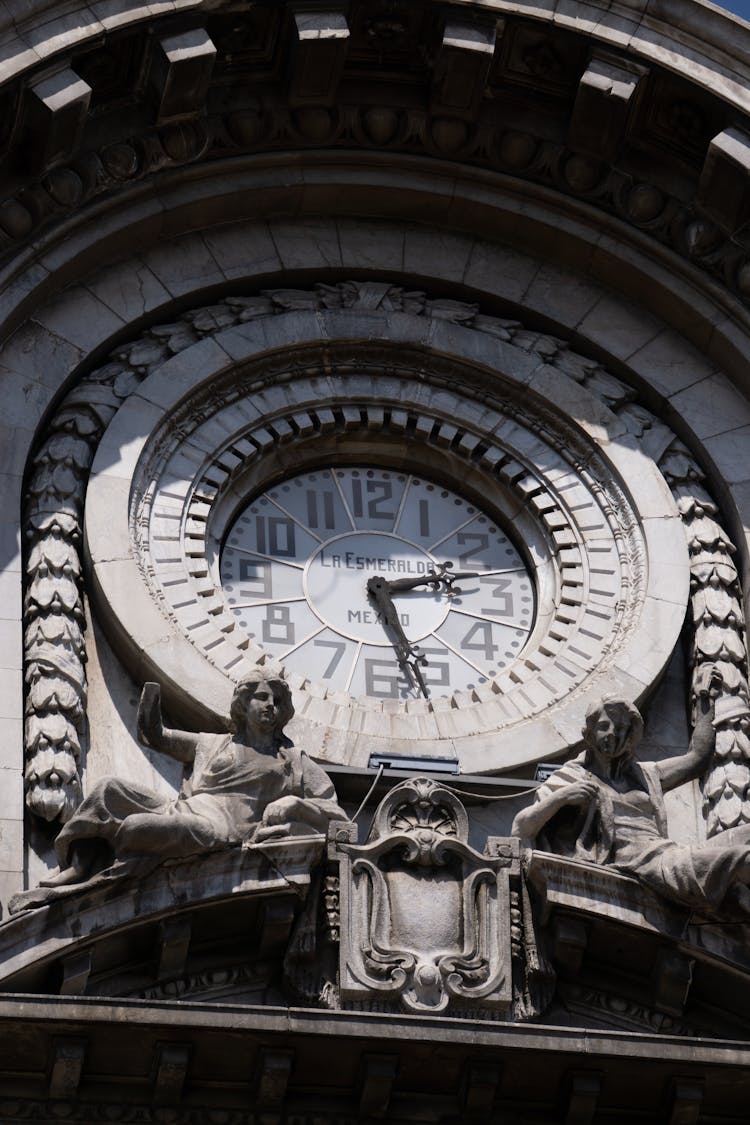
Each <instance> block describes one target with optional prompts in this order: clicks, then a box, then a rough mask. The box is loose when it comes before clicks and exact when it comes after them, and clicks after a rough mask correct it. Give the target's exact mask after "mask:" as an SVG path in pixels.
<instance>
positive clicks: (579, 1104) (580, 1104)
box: [565, 1071, 602, 1125]
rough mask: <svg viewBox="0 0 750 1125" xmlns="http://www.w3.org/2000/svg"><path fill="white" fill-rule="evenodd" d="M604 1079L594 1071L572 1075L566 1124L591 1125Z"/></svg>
mask: <svg viewBox="0 0 750 1125" xmlns="http://www.w3.org/2000/svg"><path fill="white" fill-rule="evenodd" d="M601 1085H602V1081H601V1078H600V1076H599V1075H598V1074H596V1073H594V1072H593V1071H581V1072H580V1073H578V1074H571V1075H570V1095H569V1098H568V1110H567V1113H566V1114H565V1125H590V1123H591V1122H592V1121H593V1120H594V1114H595V1113H596V1106H597V1102H598V1101H599V1092H600V1090H601Z"/></svg>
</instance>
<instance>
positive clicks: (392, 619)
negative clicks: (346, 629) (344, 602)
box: [367, 575, 429, 699]
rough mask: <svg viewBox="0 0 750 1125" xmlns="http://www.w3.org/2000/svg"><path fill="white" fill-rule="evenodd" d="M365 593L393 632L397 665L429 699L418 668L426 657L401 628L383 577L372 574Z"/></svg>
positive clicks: (425, 660)
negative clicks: (407, 672)
mask: <svg viewBox="0 0 750 1125" xmlns="http://www.w3.org/2000/svg"><path fill="white" fill-rule="evenodd" d="M367 594H368V597H370V598H371V600H372V601H374V602H375V605H376V607H377V609H378V612H379V613H380V616H381V617H382V619H383V623H384V624H385V625H387V626H388V627H389V628H390V629H391V630H392V632H393V633H394V634H395V638H396V639H395V641H394V642H393V648H394V650H395V652H396V659H397V660H398V663H399V667H400V668H401V669H402V671H404V672H406V670H407V669H408V670H409V672H410V673H411V676H412V679H413V680H415V681H416V683H417V684H418V686H419V688H420V691H421V692H422V695H423V696H424V697H425V699H429V692H428V690H427V684H426V683H425V681H424V676H423V675H422V669H421V668H420V664H426V663H427V659H426V657H424V656H422V654H421V653H420V651H419V648H418V647H417V646H416V645H413V644H411V642H410V641H409V639H408V638H407V636H406V633H405V632H404V630H403V629H402V628H401V622H400V621H399V617H398V611H397V610H396V607H395V605H394V604H393V600H392V598H391V594H390V590H389V583H388V582H386V580H385V578H381V577H380V576H379V575H374V576H373V577H372V578H368V580H367Z"/></svg>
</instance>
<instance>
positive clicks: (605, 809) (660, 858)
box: [535, 754, 750, 909]
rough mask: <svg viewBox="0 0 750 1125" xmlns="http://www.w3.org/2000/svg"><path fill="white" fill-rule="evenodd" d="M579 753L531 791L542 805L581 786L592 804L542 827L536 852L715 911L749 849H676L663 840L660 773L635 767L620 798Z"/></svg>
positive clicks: (683, 846) (743, 846)
mask: <svg viewBox="0 0 750 1125" xmlns="http://www.w3.org/2000/svg"><path fill="white" fill-rule="evenodd" d="M584 759H585V755H584V754H581V755H579V757H577V758H574V759H573V760H572V761H570V762H566V763H565V765H563V766H560V768H559V769H557V770H556V771H555V772H554V773H553V774H552V775H551V776H550V777H549V779H548V780H547V781H546V782H545V783H544V784H543V785H540V787H539V788H538V789H537V791H536V794H535V800H536V802H537V803H539V802H541V801H543V800H544V799H545V798H546V797H547V796H549V795H550V794H552V793H558V792H559V791H560V790H561V789H563V788H564V787H565V786H567V785H572V784H574V783H577V782H581V781H587V782H590V783H592V784H593V785H595V786H596V792H597V796H596V800H595V801H592V802H590V803H589V804H588V805H587V806H585V807H580V806H574V805H568V806H565V807H563V808H562V809H560V810H559V811H558V812H557V813H555V814H554V816H552V817H551V818H550V820H548V821H547V823H546V824H545V826H544V828H543V829H541V831H540V832H539V834H538V836H537V838H536V841H535V846H536V847H538V848H540V849H543V850H544V851H549V852H553V853H555V854H556V855H562V856H566V857H568V858H570V859H579V860H586V861H588V862H590V863H598V864H607V865H611V866H613V867H616V868H617V869H618V870H620V871H622V872H623V873H625V874H628V875H634V876H635V877H636V878H638V879H640V880H642V881H643V882H644V883H646V884H648V885H649V886H650V887H652V888H653V890H655V891H656V892H657V893H658V894H661V895H663V896H664V897H665V898H670V899H672V900H673V901H675V902H678V903H681V904H682V905H685V906H691V907H693V908H695V909H701V908H709V909H714V908H717V907H719V906H720V905H721V904H722V902H723V900H724V898H725V896H726V894H727V891H728V890H729V888H730V887H731V886H732V885H733V884H734V883H735V882H737V881H738V879H737V877H738V869H739V868H740V867H741V866H743V865H746V864H747V862H748V854H749V853H750V826H749V827H748V839H747V843H745V844H743V843H740V844H733V845H730V846H724V847H722V846H716V847H715V846H713V845H711V844H693V845H690V844H678V843H675V842H674V841H673V840H669V839H667V816H666V810H665V808H664V797H663V794H662V786H661V781H660V778H659V772H658V766H656V765H653V764H650V763H637V762H633V763H632V765H631V766H630V768H629V778H630V780H631V782H632V787H631V788H629V789H627V790H626V791H625V792H619V791H618V790H617V789H615V788H614V787H613V786H612V785H610V784H608V783H607V782H606V781H604V780H602V778H600V777H598V776H597V775H596V774H595V773H593V772H592V771H591V770H589V769H587V768H586V766H585V765H584Z"/></svg>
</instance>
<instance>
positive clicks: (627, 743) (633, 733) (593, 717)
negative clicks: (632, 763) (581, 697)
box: [581, 696, 643, 757]
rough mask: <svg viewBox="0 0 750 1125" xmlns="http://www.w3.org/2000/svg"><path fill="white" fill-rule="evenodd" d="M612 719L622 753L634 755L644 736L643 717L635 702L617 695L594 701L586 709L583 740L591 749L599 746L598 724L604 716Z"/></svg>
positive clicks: (629, 755)
mask: <svg viewBox="0 0 750 1125" xmlns="http://www.w3.org/2000/svg"><path fill="white" fill-rule="evenodd" d="M604 716H606V717H607V718H608V719H610V720H611V722H612V724H613V726H614V729H615V737H616V740H617V744H618V746H621V747H622V750H621V753H622V754H625V753H627V754H628V757H632V756H633V754H634V753H635V750H636V747H637V746H638V744H639V743H640V741H641V738H642V737H643V717H642V716H641V713H640V711H639V710H638V708H637V707H636V706H635V704H633V703H629V702H628V701H627V700H626V699H620V698H618V697H617V696H609V697H605V698H604V699H601V700H598V701H597V702H596V703H592V704H591V705H590V706H589V708H588V709H587V711H586V719H585V722H584V726H583V730H582V731H581V733H582V735H583V741H584V742H585V744H586V747H587V748H588V749H589V750H591V749H594V748H595V747H596V746H597V726H598V724H599V723H600V721H601V719H602V717H604Z"/></svg>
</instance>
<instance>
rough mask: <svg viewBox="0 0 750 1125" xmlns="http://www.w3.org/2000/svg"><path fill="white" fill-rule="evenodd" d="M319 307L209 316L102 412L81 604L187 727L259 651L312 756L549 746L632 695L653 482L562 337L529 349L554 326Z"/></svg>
mask: <svg viewBox="0 0 750 1125" xmlns="http://www.w3.org/2000/svg"><path fill="white" fill-rule="evenodd" d="M337 292H338V290H337ZM346 292H349V290H348V289H346ZM364 293H365V296H366V297H367V300H368V301H371V300H374V299H375V297H374V296H373V292H371V291H370V290H369V289H367V288H366V287H365V290H364ZM378 293H380V290H378ZM375 296H377V294H375ZM331 299H332V297H331V293H330V291H329V290H328V289H325V290H321V291H320V293H318V292H317V291H315V292H314V293H312V294H302V295H300V293H298V292H297V291H294V292H293V293H290V292H287V291H284V292H283V293H282V294H281V295H280V297H279V300H280V301H281V302H282V304H281V305H279V306H278V308H279V309H285V308H286V305H285V304H284V302H288V301H290V300H292V301H293V302H294V303H295V309H294V311H293V312H289V313H287V312H286V311H275V309H276V308H277V306H276V305H274V306H273V307H272V308H270V309H269V306H268V302H269V301H270V298H269V297H267V296H264V297H262V298H258V299H257V300H256V299H254V298H253V299H250V298H248V299H247V300H248V301H250V304H249V305H248V304H247V303H246V302H245V299H244V298H243V300H242V301H241V302H240V303H239V304H238V305H237V308H238V309H239V312H238V314H237V315H238V316H239V317H242V318H245V317H248V316H251V318H252V319H251V322H249V323H244V321H242V323H241V325H240V326H238V327H236V328H228V329H226V330H225V329H224V328H222V327H221V323H223V321H222V322H221V323H218V322H217V321H216V320H215V318H213V314H212V316H208V317H207V319H206V321H205V323H206V324H207V325H208V326H209V328H210V329H211V332H212V333H213V336H214V339H213V340H208V339H203V340H202V341H201V342H200V343H196V344H195V345H194V346H192V345H191V346H190V347H188V348H187V349H186V351H185V353H184V355H183V354H182V353H181V354H180V355H178V356H174V357H173V358H172V359H171V360H169V361H168V362H165V363H164V364H163V365H162V366H160V367H157V368H155V369H154V370H153V371H150V372H149V373H148V375H147V376H145V377H144V379H143V382H142V383H141V384H140V386H139V390H138V394H137V395H132V396H131V398H130V399H128V401H127V402H125V403H124V404H123V405H122V406H121V407H120V409H119V410H118V411H117V414H116V415H115V416H114V417H113V419H112V421H111V422H110V424H109V426H108V427H107V432H106V434H105V437H104V438H103V439H102V442H101V445H100V449H99V452H98V453H97V456H96V458H95V460H94V463H93V465H92V470H91V474H90V478H89V484H88V490H87V497H86V524H85V540H86V550H87V553H88V565H89V573H90V574H91V579H92V581H91V598H92V605H93V608H94V611H95V613H96V614H97V616H98V620H99V621H100V622H101V623H102V624H103V626H104V628H105V629H106V630H107V632H108V635H109V636H110V637H111V638H112V640H113V642H114V643H115V644H116V646H117V652H118V655H120V657H121V659H122V661H123V663H125V664H126V665H127V667H128V668H129V669H130V670H131V674H132V675H133V677H134V679H135V680H136V681H142V680H144V679H158V680H159V681H160V682H161V684H162V687H163V693H164V699H165V704H166V706H168V707H169V708H170V710H171V711H172V713H174V714H175V715H179V717H180V721H181V722H182V723H187V722H191V723H193V724H194V725H195V728H196V729H201V730H206V729H211V728H212V727H213V729H223V728H224V726H225V725H226V721H227V716H228V710H229V704H230V701H231V698H232V691H233V687H234V685H235V684H236V683H237V681H238V680H239V679H241V678H242V677H243V676H246V675H248V674H251V673H252V670H253V669H254V668H255V667H256V666H257V665H258V664H261V665H263V666H266V667H267V666H269V665H271V666H272V667H275V668H277V669H278V670H279V671H281V670H282V669H283V671H284V672H285V674H286V676H287V679H288V681H289V684H290V687H291V688H292V692H293V696H294V706H295V716H294V719H293V720H292V724H291V725H290V737H291V738H292V739H293V740H294V741H295V742H296V743H297V744H298V745H300V746H303V747H304V748H305V749H306V750H307V752H308V753H311V754H313V755H314V756H317V757H318V758H320V759H321V760H325V761H328V762H338V763H341V764H346V765H349V766H352V767H355V768H366V767H367V765H368V762H369V761H370V758H371V756H372V754H373V753H376V752H377V753H380V752H383V753H385V752H387V753H388V754H396V755H398V754H401V755H404V756H405V757H406V758H410V759H411V758H413V757H414V756H422V757H424V755H427V756H430V755H432V756H434V755H436V754H437V755H438V756H444V757H449V758H451V759H454V760H457V761H458V763H459V768H460V769H461V771H462V772H465V773H478V772H497V771H511V770H514V769H516V770H517V769H519V768H524V769H525V768H527V767H529V766H531V765H533V764H534V762H536V761H538V760H539V759H540V758H544V759H547V758H550V757H552V756H554V755H555V754H557V753H562V752H563V751H564V750H565V749H566V748H567V747H569V746H570V745H571V744H572V743H573V742H575V740H576V739H577V738H578V737H579V732H580V729H581V725H582V722H583V716H584V714H585V711H586V708H587V706H588V704H589V703H590V702H591V701H592V700H593V699H597V698H599V697H600V696H601V695H602V694H603V693H605V692H606V693H619V694H621V695H623V696H625V697H627V698H630V699H634V700H639V699H640V698H642V696H643V695H644V694H645V693H646V692H647V691H648V690H649V687H650V685H652V684H653V683H655V682H656V681H657V680H658V678H659V676H660V675H661V673H662V672H663V670H664V667H665V665H666V663H667V661H668V660H669V657H670V654H671V652H672V649H673V648H674V644H675V642H676V639H677V637H678V635H679V632H680V629H681V627H682V622H683V619H684V614H685V606H686V604H687V596H688V589H689V578H690V575H689V561H688V559H687V548H686V545H685V537H684V533H683V530H682V522H681V520H680V517H679V513H678V512H676V510H675V507H674V502H673V499H672V496H671V493H670V492H669V490H668V488H667V486H666V484H665V482H664V480H663V478H662V477H661V476H660V474H659V471H658V468H657V466H655V465H654V463H653V462H652V461H650V460H649V459H648V458H647V457H645V456H644V455H643V454H642V452H641V451H640V448H636V447H635V446H634V444H633V441H631V439H630V437H628V436H623V431H622V422H621V421H620V420H619V419H618V418H616V417H615V416H614V415H612V414H611V413H610V412H609V411H608V409H607V407H606V406H605V405H603V404H602V402H601V401H600V400H599V399H598V398H596V396H595V395H594V394H593V392H592V391H590V390H588V389H587V388H586V387H585V386H583V385H582V384H581V383H580V382H579V381H577V372H578V370H579V368H578V367H577V366H575V364H573V360H571V358H570V356H569V355H568V353H567V352H566V353H565V356H566V357H567V358H565V365H566V366H565V369H563V367H554V365H551V364H549V363H548V362H547V359H548V358H549V356H554V355H556V354H557V352H556V350H555V349H556V348H558V345H559V342H558V343H556V342H555V341H553V340H551V339H549V338H546V337H541V336H538V335H537V334H535V333H531V334H529V333H528V332H525V331H521V330H518V332H516V335H515V337H514V342H513V344H512V345H511V343H508V342H507V341H506V340H505V337H506V336H507V335H508V332H509V329H508V327H507V325H506V324H505V323H504V322H503V323H501V322H499V321H498V322H495V321H493V320H492V318H487V317H484V318H482V319H481V328H476V329H475V328H472V329H471V330H470V329H468V328H466V327H464V326H462V325H457V324H453V323H451V322H450V321H446V319H445V314H446V313H450V314H451V315H453V314H454V313H455V312H456V310H455V308H454V307H453V306H452V305H451V306H450V307H449V308H447V309H446V307H445V305H444V304H442V303H441V302H440V301H437V302H436V303H435V305H434V307H433V306H431V305H429V304H427V305H425V306H424V308H422V307H421V306H420V309H421V311H419V310H418V311H417V312H413V313H407V312H404V311H402V312H400V313H399V314H398V316H395V317H394V315H393V314H392V312H390V311H389V310H388V309H385V308H384V309H377V310H375V309H372V308H370V306H369V305H368V311H367V312H366V314H365V312H360V311H356V310H349V309H348V308H347V309H334V310H331V309H329V308H328V306H327V305H326V302H327V301H330V300H331ZM308 300H309V302H311V305H312V306H314V307H311V309H310V310H309V311H308V312H305V311H304V310H303V311H300V309H299V308H298V307H297V305H298V304H299V302H300V301H308ZM305 307H306V306H305ZM410 307H411V306H410ZM232 308H234V305H232ZM256 314H257V315H256ZM222 315H223V314H222ZM227 315H233V314H230V313H229V312H228V313H227ZM472 315H473V314H472ZM362 317H365V319H364V320H363V319H362ZM201 323H204V322H203V321H201ZM513 331H514V332H515V331H516V330H515V329H514V330H513ZM404 334H405V335H404ZM397 337H398V338H397ZM402 337H403V338H402ZM529 349H531V352H530V351H529ZM532 353H533V354H532ZM229 357H231V361H230V358H229ZM545 357H547V358H545ZM542 360H544V362H542ZM579 361H580V365H582V366H581V370H586V371H588V367H587V366H586V364H587V363H588V361H584V360H583V359H581V358H580V357H578V360H576V363H578V362H579ZM571 364H573V366H571V367H570V370H572V371H573V376H569V375H568V374H566V372H567V370H568V367H569V366H570V365H571ZM599 378H600V376H599V375H597V379H599ZM607 385H608V384H607ZM449 564H451V565H449ZM457 574H460V575H464V576H466V577H460V578H459V577H456V578H453V577H452V576H453V575H457ZM425 661H426V663H425Z"/></svg>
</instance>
